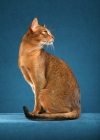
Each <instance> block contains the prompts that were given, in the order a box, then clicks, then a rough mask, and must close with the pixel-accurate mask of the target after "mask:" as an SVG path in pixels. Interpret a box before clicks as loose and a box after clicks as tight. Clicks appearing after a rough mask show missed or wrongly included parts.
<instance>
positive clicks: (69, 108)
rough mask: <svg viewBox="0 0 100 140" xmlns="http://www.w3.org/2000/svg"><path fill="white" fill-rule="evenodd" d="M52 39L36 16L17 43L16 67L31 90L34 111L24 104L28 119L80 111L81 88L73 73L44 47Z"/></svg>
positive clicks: (56, 117)
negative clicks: (19, 43)
mask: <svg viewBox="0 0 100 140" xmlns="http://www.w3.org/2000/svg"><path fill="white" fill-rule="evenodd" d="M53 41H54V36H53V35H52V34H51V32H50V31H49V30H48V29H47V28H46V27H45V26H40V25H39V24H38V19H37V18H35V19H34V20H33V22H32V24H31V26H30V27H29V29H28V31H27V33H26V34H25V35H24V37H23V39H22V42H21V45H20V50H19V58H18V64H19V68H20V70H21V71H22V74H23V76H24V78H25V80H26V81H27V82H28V83H29V84H30V86H31V88H32V90H33V92H34V99H35V105H34V110H33V111H32V112H29V111H28V109H27V107H26V106H24V107H23V109H24V113H25V116H26V117H27V118H28V119H31V120H67V119H77V118H78V117H79V116H80V113H81V105H80V89H79V86H78V83H77V81H76V78H75V77H74V74H73V73H72V71H71V69H70V68H69V66H68V65H67V64H66V63H65V62H64V61H62V60H61V59H59V58H57V57H55V56H53V55H51V54H49V53H48V52H46V51H45V50H44V49H43V47H44V46H45V45H51V44H52V43H53Z"/></svg>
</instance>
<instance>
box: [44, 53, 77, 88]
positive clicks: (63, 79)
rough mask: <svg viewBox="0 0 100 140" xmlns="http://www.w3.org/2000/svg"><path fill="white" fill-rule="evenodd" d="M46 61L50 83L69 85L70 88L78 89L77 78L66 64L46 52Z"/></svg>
mask: <svg viewBox="0 0 100 140" xmlns="http://www.w3.org/2000/svg"><path fill="white" fill-rule="evenodd" d="M45 60H46V77H47V78H48V80H50V82H51V81H52V82H53V84H54V85H55V84H56V83H57V85H59V86H61V85H62V86H64V85H69V87H70V88H74V87H78V83H77V81H76V78H75V76H74V74H73V72H72V70H71V68H70V67H69V66H68V64H67V63H66V62H64V61H63V60H61V59H60V58H58V57H56V56H53V55H52V54H50V53H48V52H45ZM63 84H64V85H63Z"/></svg>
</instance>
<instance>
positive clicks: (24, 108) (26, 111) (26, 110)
mask: <svg viewBox="0 0 100 140" xmlns="http://www.w3.org/2000/svg"><path fill="white" fill-rule="evenodd" d="M23 110H24V114H25V115H26V116H27V115H28V112H29V110H28V108H27V107H26V106H23Z"/></svg>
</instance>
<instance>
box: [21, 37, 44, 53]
mask: <svg viewBox="0 0 100 140" xmlns="http://www.w3.org/2000/svg"><path fill="white" fill-rule="evenodd" d="M42 48H43V45H42V44H39V43H38V42H35V41H34V43H30V42H27V41H25V40H23V41H22V43H21V45H20V54H21V55H26V54H32V53H35V52H37V51H40V50H41V49H42Z"/></svg>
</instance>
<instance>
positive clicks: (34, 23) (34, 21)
mask: <svg viewBox="0 0 100 140" xmlns="http://www.w3.org/2000/svg"><path fill="white" fill-rule="evenodd" d="M38 25H39V24H38V19H37V18H35V19H34V20H33V21H32V24H31V29H32V31H33V32H34V31H35V29H36V27H37V26H38Z"/></svg>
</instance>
